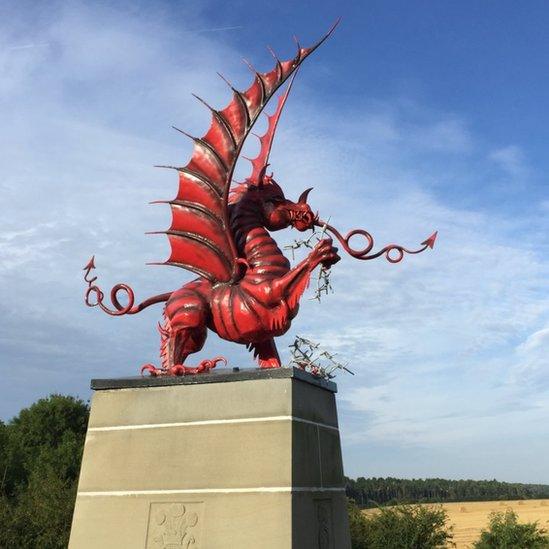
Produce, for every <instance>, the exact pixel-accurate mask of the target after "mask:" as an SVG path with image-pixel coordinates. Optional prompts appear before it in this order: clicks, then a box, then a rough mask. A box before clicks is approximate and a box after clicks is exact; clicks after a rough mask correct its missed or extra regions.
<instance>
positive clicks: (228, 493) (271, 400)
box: [69, 368, 350, 549]
mask: <svg viewBox="0 0 549 549" xmlns="http://www.w3.org/2000/svg"><path fill="white" fill-rule="evenodd" d="M92 389H94V390H95V393H94V395H93V400H92V407H91V416H90V423H89V427H88V433H87V436H86V444H85V448H84V457H83V462H82V469H81V472H80V481H79V485H78V495H77V498H76V507H75V511H74V518H73V524H72V531H71V537H70V543H69V548H70V549H98V548H99V549H110V548H116V549H134V548H143V549H179V548H184V549H187V548H192V549H198V548H200V549H214V548H215V549H218V548H219V549H233V548H234V549H247V548H249V549H290V548H293V549H309V548H311V549H313V548H314V549H317V548H319V549H348V548H350V539H349V526H348V519H347V508H346V499H345V491H344V487H343V484H344V483H343V468H342V462H341V446H340V441H339V431H338V423H337V411H336V404H335V394H334V393H335V392H336V386H335V384H334V383H332V382H327V381H323V380H319V379H316V378H314V377H313V376H311V375H309V374H307V373H304V372H303V371H301V370H297V369H287V368H280V369H276V370H240V371H237V372H232V371H230V370H229V371H227V370H219V371H217V372H216V371H215V370H214V371H213V372H211V373H209V374H203V375H198V376H187V377H181V378H129V379H113V380H94V381H93V382H92Z"/></svg>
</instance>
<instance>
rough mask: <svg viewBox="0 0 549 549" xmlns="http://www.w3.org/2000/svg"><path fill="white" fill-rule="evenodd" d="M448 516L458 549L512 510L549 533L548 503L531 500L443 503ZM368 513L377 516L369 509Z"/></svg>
mask: <svg viewBox="0 0 549 549" xmlns="http://www.w3.org/2000/svg"><path fill="white" fill-rule="evenodd" d="M442 506H443V507H444V509H445V510H446V512H447V513H448V519H449V520H448V522H449V524H451V525H452V526H453V534H454V542H455V544H456V547H457V548H458V549H466V548H469V547H471V545H472V543H473V542H474V541H476V540H477V539H478V538H479V536H480V532H481V530H482V529H484V528H486V527H487V526H488V515H489V514H490V513H491V512H493V511H495V512H502V511H505V510H506V509H513V511H515V513H516V514H517V515H518V517H519V521H520V522H535V521H537V522H538V524H539V525H540V526H541V527H542V528H546V529H547V530H549V500H546V499H530V500H520V501H466V502H457V503H443V504H442ZM364 512H365V513H375V512H376V510H375V509H367V510H365V511H364Z"/></svg>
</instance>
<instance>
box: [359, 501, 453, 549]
mask: <svg viewBox="0 0 549 549" xmlns="http://www.w3.org/2000/svg"><path fill="white" fill-rule="evenodd" d="M447 519H448V516H447V514H446V511H445V510H444V509H443V508H442V507H441V506H429V507H427V506H425V505H397V506H394V507H379V509H378V511H377V512H375V513H371V514H367V515H366V514H364V513H363V512H362V511H361V510H360V509H359V508H358V507H357V506H356V504H354V502H350V503H349V524H350V528H351V542H352V546H353V549H435V548H437V547H445V546H448V545H450V546H453V545H454V544H453V543H452V533H451V527H449V526H447V525H446V521H447Z"/></svg>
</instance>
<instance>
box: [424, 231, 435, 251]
mask: <svg viewBox="0 0 549 549" xmlns="http://www.w3.org/2000/svg"><path fill="white" fill-rule="evenodd" d="M437 236H438V231H435V232H434V233H433V234H432V235H431V236H430V237H429V238H428V239H427V240H424V241H423V242H422V243H421V245H422V246H427V247H428V248H431V250H432V249H433V248H434V247H435V242H436V239H437Z"/></svg>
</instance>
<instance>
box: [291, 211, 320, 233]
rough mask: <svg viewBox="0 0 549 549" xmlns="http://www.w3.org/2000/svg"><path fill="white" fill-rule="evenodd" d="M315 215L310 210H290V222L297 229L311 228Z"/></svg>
mask: <svg viewBox="0 0 549 549" xmlns="http://www.w3.org/2000/svg"><path fill="white" fill-rule="evenodd" d="M315 220H316V216H315V215H314V214H313V212H311V211H300V210H297V211H296V210H290V224H291V225H292V227H294V228H296V229H297V230H298V231H306V230H308V229H312V228H313V227H314V225H315Z"/></svg>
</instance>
